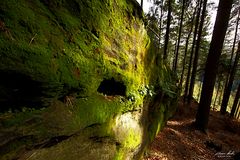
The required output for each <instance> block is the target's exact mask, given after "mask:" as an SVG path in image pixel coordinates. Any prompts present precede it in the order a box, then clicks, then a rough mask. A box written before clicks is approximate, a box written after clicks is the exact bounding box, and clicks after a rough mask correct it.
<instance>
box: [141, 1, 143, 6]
mask: <svg viewBox="0 0 240 160" xmlns="http://www.w3.org/2000/svg"><path fill="white" fill-rule="evenodd" d="M141 7H142V8H143V0H141Z"/></svg>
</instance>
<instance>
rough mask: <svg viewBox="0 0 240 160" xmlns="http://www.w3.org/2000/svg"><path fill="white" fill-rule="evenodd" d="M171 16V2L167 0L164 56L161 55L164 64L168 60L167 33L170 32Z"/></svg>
mask: <svg viewBox="0 0 240 160" xmlns="http://www.w3.org/2000/svg"><path fill="white" fill-rule="evenodd" d="M171 14H172V0H168V15H167V28H166V34H165V43H164V54H163V59H164V60H165V61H166V62H167V58H168V42H169V32H170V24H171Z"/></svg>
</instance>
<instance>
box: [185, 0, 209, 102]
mask: <svg viewBox="0 0 240 160" xmlns="http://www.w3.org/2000/svg"><path fill="white" fill-rule="evenodd" d="M206 8H207V0H204V2H203V8H202V15H201V20H200V25H199V29H198V39H197V44H196V48H195V56H194V60H193V69H192V76H191V82H190V87H189V92H188V104H190V102H191V99H192V97H193V91H194V84H195V79H196V73H197V67H198V57H199V50H200V43H201V39H202V30H203V25H204V19H205V16H206Z"/></svg>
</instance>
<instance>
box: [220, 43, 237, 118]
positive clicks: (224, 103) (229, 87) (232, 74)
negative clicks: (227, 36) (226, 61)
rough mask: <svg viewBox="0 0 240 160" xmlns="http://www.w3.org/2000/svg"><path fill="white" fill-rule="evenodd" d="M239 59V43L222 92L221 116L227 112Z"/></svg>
mask: <svg viewBox="0 0 240 160" xmlns="http://www.w3.org/2000/svg"><path fill="white" fill-rule="evenodd" d="M239 57H240V42H239V43H238V50H237V53H236V57H235V60H234V64H233V67H232V69H231V72H230V76H229V81H228V85H227V89H226V90H225V91H224V94H223V100H222V105H221V110H220V111H221V114H225V113H226V110H227V106H228V101H229V97H230V94H231V90H232V85H233V81H234V77H235V74H236V71H237V65H238V61H239Z"/></svg>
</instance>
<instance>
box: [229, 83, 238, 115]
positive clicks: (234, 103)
mask: <svg viewBox="0 0 240 160" xmlns="http://www.w3.org/2000/svg"><path fill="white" fill-rule="evenodd" d="M239 98H240V84H239V85H238V89H237V93H236V96H235V98H234V102H233V106H232V109H231V113H230V117H231V118H233V117H234V115H235V112H236V109H237V105H238V102H239Z"/></svg>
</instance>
